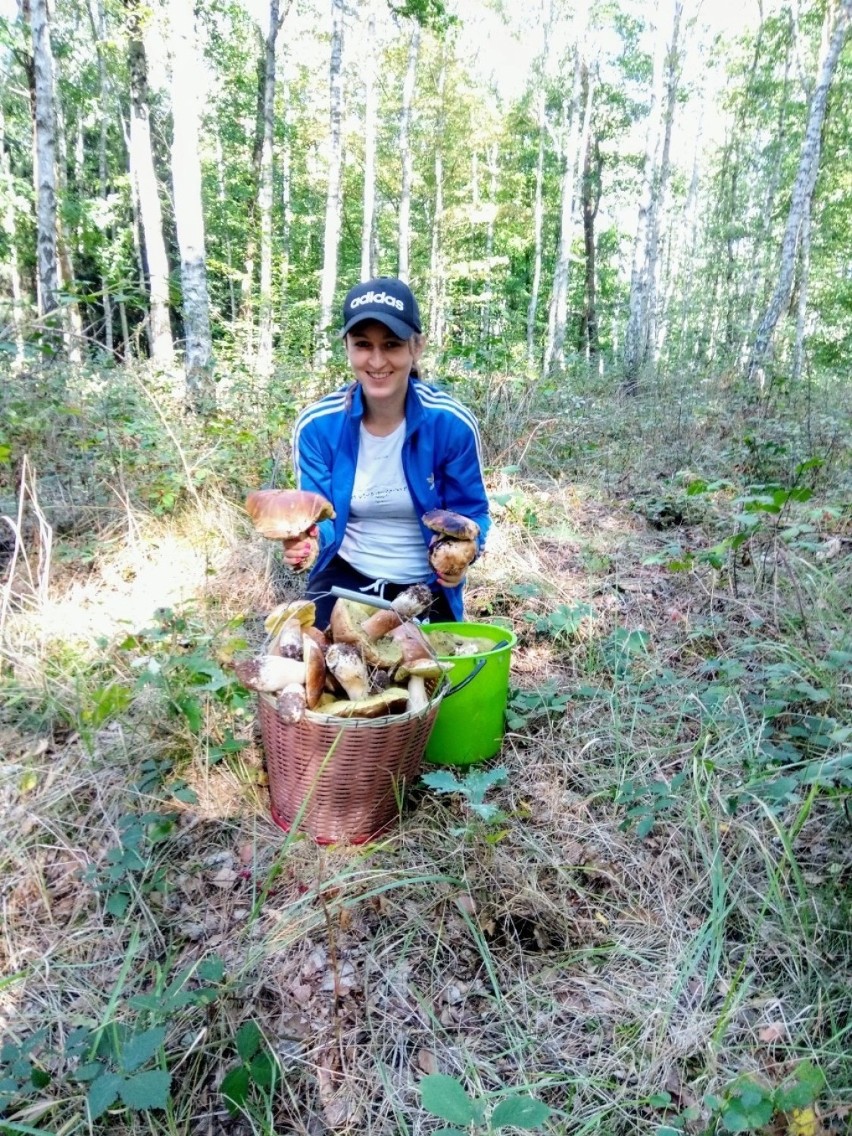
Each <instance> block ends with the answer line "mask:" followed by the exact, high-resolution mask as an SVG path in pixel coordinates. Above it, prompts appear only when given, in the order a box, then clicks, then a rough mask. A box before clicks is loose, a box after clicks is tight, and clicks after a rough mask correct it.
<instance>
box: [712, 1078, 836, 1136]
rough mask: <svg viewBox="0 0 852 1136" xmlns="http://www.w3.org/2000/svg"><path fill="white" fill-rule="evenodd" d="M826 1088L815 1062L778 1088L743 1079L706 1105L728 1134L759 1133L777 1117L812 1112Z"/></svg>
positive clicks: (751, 1079)
mask: <svg viewBox="0 0 852 1136" xmlns="http://www.w3.org/2000/svg"><path fill="white" fill-rule="evenodd" d="M824 1087H825V1077H824V1076H823V1074H822V1071H821V1070H820V1069H819V1068H818V1067H817V1066H816V1065H814V1064H812V1062H810V1061H803V1062H802V1063H801V1064H800V1065H798V1066H797V1067H796V1069H795V1071H794V1073H793V1074H792V1076H791V1077H789V1078H788V1079H787V1080H786V1081H784V1082H783V1083H782V1084H781V1085H779V1086H778V1087H777V1088H772V1087H771V1086H769V1085H766V1084H764V1083H762V1082H761V1081H757V1080H755V1079H754V1078H753V1077H747V1076H746V1077H739V1078H737V1080H736V1081H734V1082H732V1084H730V1085H729V1086H728V1087H727V1088H726V1089H725V1090H724V1092H723V1093H722V1094H721V1096H716V1095H714V1094H709V1095H708V1096H707V1097H705V1103H706V1104H707V1106H708V1107H709V1108H710V1109H711V1110H712V1111H713V1113H715V1114H716V1115H717V1116H718V1117H719V1122H720V1124H721V1127H722V1129H723V1130H724V1131H725V1132H756V1131H758V1130H759V1129H762V1128H764V1127H765V1126H766V1125H767V1124H769V1122H770V1121H771V1120H772V1118H773V1117H774V1116H775V1115H776V1113H790V1112H793V1110H795V1109H805V1108H808V1107H809V1106H810V1105H812V1104H813V1103H814V1102H815V1101H816V1100H817V1099H818V1097H819V1095H820V1093H821V1092H822V1090H823V1089H824Z"/></svg>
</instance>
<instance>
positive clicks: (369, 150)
mask: <svg viewBox="0 0 852 1136" xmlns="http://www.w3.org/2000/svg"><path fill="white" fill-rule="evenodd" d="M377 55H378V52H377V49H376V11H375V6H374V4H373V3H372V2H371V3H370V4H369V11H368V15H367V44H366V48H365V51H364V63H365V67H364V196H363V202H364V216H363V219H362V222H361V279H362V280H370V279H371V278H372V277H373V276H375V275H376V272H375V262H374V259H373V253H374V250H375V242H374V239H373V237H374V224H375V221H374V216H375V211H376V103H377V98H376V71H377V70H378V66H377V64H378V59H377Z"/></svg>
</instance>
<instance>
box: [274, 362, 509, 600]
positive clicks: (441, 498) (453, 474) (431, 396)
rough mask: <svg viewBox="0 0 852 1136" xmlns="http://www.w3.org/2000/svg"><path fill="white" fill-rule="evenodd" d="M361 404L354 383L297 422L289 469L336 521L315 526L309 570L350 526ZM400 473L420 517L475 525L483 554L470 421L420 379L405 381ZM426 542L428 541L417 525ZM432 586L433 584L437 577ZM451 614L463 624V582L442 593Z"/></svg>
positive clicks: (477, 462) (477, 457)
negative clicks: (439, 515)
mask: <svg viewBox="0 0 852 1136" xmlns="http://www.w3.org/2000/svg"><path fill="white" fill-rule="evenodd" d="M363 415H364V403H363V399H362V396H361V387H360V385H359V384H358V383H351V384H350V385H349V386H347V387H344V388H342V389H341V390H338V391H335V392H334V393H333V394H329V395H326V396H325V398H322V399H320V401H319V402H315V403H314V404H313V405H312V406H309V407H307V408H306V409H305V410H303V411H302V413H301V414H300V415H299V417H298V418H297V419H296V426H295V430H294V433H293V470H294V473H295V475H296V484H297V486H298V487H299V488H300V489H307V490H311V491H312V492H314V493H321V494H322V496H323V497H325V498H326V499H327V500H329V501H331V503H332V505H333V506H334V511H335V513H336V517H335V519H334V520H333V521H322V522H320V524H319V526H318V527H319V556H318V558H317V561H316V563H315V565H314V571H319V570H320V569H321V568H324V567H325V566H326V565H327V564H328V563H329V561H330V560H331V559H332V557H334V555H335V554H336V553H337V551H338V549H339V548H340V545H341V543H342V541H343V535H344V533H345V531H346V524H347V521H348V520H349V506H350V501H351V498H352V488H353V485H354V483H355V466H356V463H357V461H358V444H359V438H360V427H361V419H362V417H363ZM402 468H403V471H404V472H405V479H406V481H407V482H408V489H409V492H410V493H411V500H412V501H413V503H414V509H415V511H416V513H417V515H418V516H419V517H422V516H423V514H424V513H426V512H428V511H429V510H430V509H451V510H452V511H453V512H455V513H462V514H463V515H464V516H465V517H471V518H472V519H473V520H474V521H476V523H477V524H478V525H479V541H478V549H477V551H480V550H481V549H482V545H483V543H484V541H485V537H486V535H487V533H488V529H489V527H490V525H491V521H490V518H489V516H488V497H487V496H486V493H485V485H484V483H483V476H482V453H481V449H480V442H479V428H478V426H477V424H476V419H475V418H474V417H473V415H472V414H471V413H470V411H469V410H467V409H465V407H463V406H462V405H461V404H460V403H458V402H456V400H455V399H454V398H452V397H451V396H450V395H448V394H446V393H445V392H444V391H441V390H439V389H438V388H436V387H433V386H430V385H428V384H427V383H424V382H423V381H422V380H421V379H415V378H410V379H409V380H408V391H407V393H406V397H405V441H404V443H403V447H402ZM420 527H421V529H422V532H423V540H424V543H425V544H426V545H427V546H428V544H429V541H430V540H431V538H432V537H433V536H434V533H433V532H431V530H430V529H427V528H426V526H425V525H424V524H422V522H421V526H420ZM429 582H430V583H434V582H435V576H434V575H433V576H432V577H431V580H430V581H429ZM443 591H444V592H445V594H446V597H447V601H448V603H449V605H450V607H451V609H452V611H453V613H454V615H455V616H456V619H459V620H461V619H462V618H463V614H464V613H463V591H464V584H463V583H462V584H459V586H458V587H456V588H444V589H443Z"/></svg>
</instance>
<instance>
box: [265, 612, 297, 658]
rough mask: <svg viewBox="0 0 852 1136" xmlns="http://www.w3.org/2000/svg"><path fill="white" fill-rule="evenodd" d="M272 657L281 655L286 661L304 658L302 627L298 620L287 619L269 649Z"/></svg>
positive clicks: (293, 618)
mask: <svg viewBox="0 0 852 1136" xmlns="http://www.w3.org/2000/svg"><path fill="white" fill-rule="evenodd" d="M269 653H270V655H280V656H281V657H282V658H284V659H301V658H302V625H301V624H300V623H299V621H298V619H296V618H295V617H291V618H290V619H285V620H284V622H283V623H282V624H281V628H280V630H279V632H278V634H277V635H276V636H275V638H274V639H273V640H272V643H271V645H270V648H269Z"/></svg>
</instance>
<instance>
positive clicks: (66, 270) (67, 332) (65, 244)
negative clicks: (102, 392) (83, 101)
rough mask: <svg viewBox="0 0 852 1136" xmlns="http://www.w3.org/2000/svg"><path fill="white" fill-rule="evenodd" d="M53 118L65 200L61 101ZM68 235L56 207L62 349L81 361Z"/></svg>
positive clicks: (65, 159)
mask: <svg viewBox="0 0 852 1136" xmlns="http://www.w3.org/2000/svg"><path fill="white" fill-rule="evenodd" d="M54 109H55V115H54V121H55V123H56V149H57V157H58V159H59V160H58V162H57V169H56V172H57V178H56V182H57V189H58V191H59V194H60V196H61V197H63V198H64V199H65V200H68V199H69V197H70V195H69V191H68V183H67V178H66V174H65V171H66V170H67V169H68V154H67V149H66V144H65V139H66V133H67V128H66V125H65V121H64V118H63V115H62V104H61V103H60V102H59V100H58V99H57V100H56V103H55V107H54ZM70 243H71V242H70V237H69V233H68V228H67V226H66V225H65V224H64V223H63V220H62V217H61V215H60V213H59V211H57V214H56V259H57V268H58V277H57V280H58V285H59V288H60V290H61V291H62V292H63V293H64V296H65V302H64V303H63V305H62V336H63V340H64V342H65V353H66V355H67V356H68V359H69V360H70V361H71V362H72V363H81V362H82V361H83V338H84V336H83V317H82V315H81V313H80V305H79V304H78V303H77V297H76V295H75V289H74V264H73V261H72V260H71V251H70Z"/></svg>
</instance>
